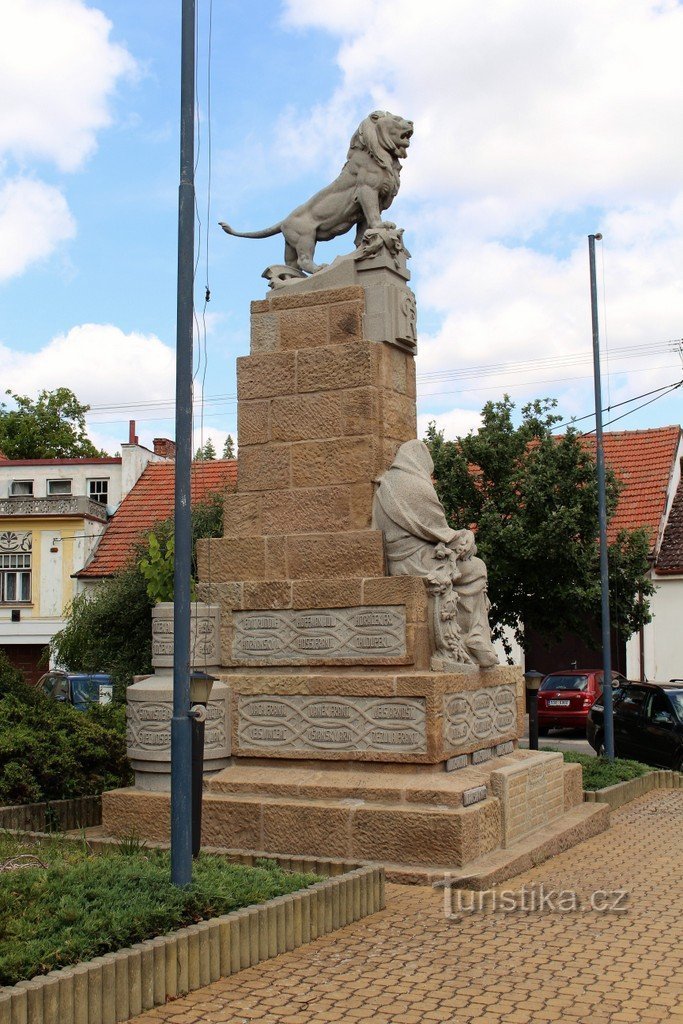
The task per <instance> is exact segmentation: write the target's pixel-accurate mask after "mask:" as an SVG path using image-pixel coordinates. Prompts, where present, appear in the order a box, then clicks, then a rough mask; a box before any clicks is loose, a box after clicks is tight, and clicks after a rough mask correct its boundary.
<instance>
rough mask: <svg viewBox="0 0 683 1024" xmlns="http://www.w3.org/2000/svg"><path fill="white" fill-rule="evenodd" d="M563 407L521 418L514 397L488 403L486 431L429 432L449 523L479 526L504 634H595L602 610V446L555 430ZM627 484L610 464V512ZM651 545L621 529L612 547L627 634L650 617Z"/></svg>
mask: <svg viewBox="0 0 683 1024" xmlns="http://www.w3.org/2000/svg"><path fill="white" fill-rule="evenodd" d="M555 406H556V402H555V401H553V400H551V399H540V400H537V401H534V402H531V403H529V404H528V405H526V406H524V407H523V409H522V418H521V423H520V424H519V425H518V426H515V425H514V423H513V417H512V413H513V410H514V404H513V403H512V402H511V400H510V399H509V398H508V396H507V395H506V396H505V398H504V399H503V400H502V401H500V402H487V403H486V405H485V406H484V409H483V412H482V426H481V427H480V429H479V430H478V431H477V432H476V433H470V434H468V435H467V436H466V437H461V438H458V439H457V440H456V441H447V440H445V438H444V436H443V432H442V431H437V430H436V427H435V425H434V424H433V423H432V424H430V426H429V428H428V431H427V437H426V438H425V440H426V442H427V444H428V445H429V447H430V450H431V453H432V458H433V459H434V473H435V478H436V481H437V482H436V488H437V491H438V493H439V497H440V498H441V501H442V502H443V505H444V508H445V510H446V514H447V516H448V518H449V521H450V522H451V523H452V525H453V526H454V527H464V526H473V525H474V526H476V530H477V535H476V536H477V548H478V552H479V554H480V555H481V557H482V558H483V559H484V561H485V562H486V564H487V567H488V572H489V596H490V599H491V622H492V624H493V634H494V637H497V638H501V639H504V637H503V627H506V626H507V627H508V628H509V629H510V630H511V631H512V632H513V633H514V635H515V638H516V639H517V641H518V642H519V643H520V644H522V646H523V645H524V627H526V628H527V630H534V631H535V632H537V633H538V634H540V635H541V636H542V637H544V638H545V639H546V640H548V641H551V640H554V639H558V638H560V637H561V636H562V635H563V634H565V633H567V632H575V633H578V634H579V635H582V636H585V637H588V635H589V630H590V623H592V622H595V621H596V620H597V621H599V615H600V570H599V549H598V514H597V482H596V471H595V458H594V453H593V451H592V450H591V448H590V446H588V445H587V444H586V443H585V441H583V440H582V439H581V436H580V434H579V433H578V431H576V430H575V429H573V428H570V429H568V430H566V431H565V433H564V434H563V435H562V436H561V437H557V436H554V435H553V428H554V427H555V426H556V424H557V423H558V422H559V420H560V417H559V416H558V415H556V414H555V413H554V412H553V410H554V408H555ZM619 491H620V485H619V483H618V481H617V480H616V478H615V477H614V474H613V473H611V472H608V474H607V506H608V516H611V515H612V514H613V513H614V510H615V508H616V505H617V501H618V496H619ZM648 549H649V538H648V537H647V534H646V533H645V531H643V530H636V531H631V532H628V531H624V532H622V533H620V535H619V537H618V538H617V539H616V541H614V543H613V544H612V545H611V547H610V553H609V554H610V567H611V571H610V584H611V588H612V594H613V596H612V620H613V624H614V625H615V626H616V628H617V629H618V631H619V633H620V634H621V636H622V637H624V638H626V637H628V636H630V635H631V634H632V633H633V632H634V631H635V630H636V629H637V628H638V627H639V626H640V624H641V622H643V621H649V610H648V604H647V595H649V594H650V593H652V585H651V583H650V581H649V579H648V577H647V572H648V568H649V564H648V558H647V553H648ZM640 593H642V594H643V595H644V597H645V600H644V601H643V602H642V603H641V602H640V601H639V594H640Z"/></svg>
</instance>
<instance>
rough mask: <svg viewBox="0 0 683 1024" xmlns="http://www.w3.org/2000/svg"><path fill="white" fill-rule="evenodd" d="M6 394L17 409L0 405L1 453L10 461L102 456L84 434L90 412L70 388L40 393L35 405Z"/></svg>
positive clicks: (22, 398) (24, 397)
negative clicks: (87, 413)
mask: <svg viewBox="0 0 683 1024" xmlns="http://www.w3.org/2000/svg"><path fill="white" fill-rule="evenodd" d="M5 394H7V395H10V397H11V398H13V399H14V403H15V405H16V408H13V409H9V408H8V407H7V405H6V404H5V403H4V402H0V451H3V452H4V453H5V455H6V456H7V457H8V458H9V459H62V458H81V457H86V458H87V457H96V456H99V455H102V454H106V453H103V452H101V451H100V450H99V449H97V448H96V447H95V445H94V444H93V443H92V441H91V440H90V438H89V437H88V435H87V432H86V425H85V414H86V412H87V411H88V409H89V408H90V406H89V405H84V404H83V403H82V402H79V401H78V399H77V398H76V396H75V395H74V393H73V391H70V390H69V388H57V389H56V390H55V391H41V392H40V394H39V395H38V398H37V399H36V400H35V401H34V400H33V399H31V398H28V397H27V396H26V395H16V394H14V393H13V392H11V391H6V392H5Z"/></svg>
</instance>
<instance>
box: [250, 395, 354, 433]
mask: <svg viewBox="0 0 683 1024" xmlns="http://www.w3.org/2000/svg"><path fill="white" fill-rule="evenodd" d="M270 424H271V426H270V429H271V437H272V440H273V441H308V440H316V441H317V440H320V439H321V438H327V437H340V436H341V435H342V434H344V433H349V431H346V430H345V429H344V428H343V424H342V396H341V393H340V392H332V393H328V394H320V395H318V394H316V395H290V396H288V397H286V398H274V399H273V401H272V403H271V405H270ZM366 432H367V425H366V426H365V429H364V430H362V431H360V433H366Z"/></svg>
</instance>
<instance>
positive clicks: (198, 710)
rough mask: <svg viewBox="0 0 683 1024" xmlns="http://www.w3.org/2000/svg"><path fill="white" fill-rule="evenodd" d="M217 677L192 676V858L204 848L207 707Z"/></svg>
mask: <svg viewBox="0 0 683 1024" xmlns="http://www.w3.org/2000/svg"><path fill="white" fill-rule="evenodd" d="M215 681H216V677H215V676H210V675H209V674H208V673H207V672H201V671H193V672H192V673H191V674H190V702H191V704H192V707H191V708H190V718H191V719H192V856H193V857H197V856H199V851H200V849H201V846H202V786H203V783H204V729H205V724H206V719H207V712H206V705H207V704H208V703H209V698H210V696H211V687H212V686H213V684H214V683H215Z"/></svg>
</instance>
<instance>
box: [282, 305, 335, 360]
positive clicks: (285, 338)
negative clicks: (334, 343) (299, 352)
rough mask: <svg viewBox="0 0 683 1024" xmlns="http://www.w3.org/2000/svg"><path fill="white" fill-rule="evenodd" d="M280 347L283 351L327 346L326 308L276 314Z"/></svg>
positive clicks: (287, 310)
mask: <svg viewBox="0 0 683 1024" xmlns="http://www.w3.org/2000/svg"><path fill="white" fill-rule="evenodd" d="M278 320H279V326H280V347H281V348H283V349H299V348H314V347H316V346H321V345H327V344H329V330H328V323H329V319H328V308H327V307H326V306H322V305H320V306H309V307H308V308H307V309H306V308H303V309H301V308H300V309H284V310H282V312H280V313H279V314H278Z"/></svg>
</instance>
